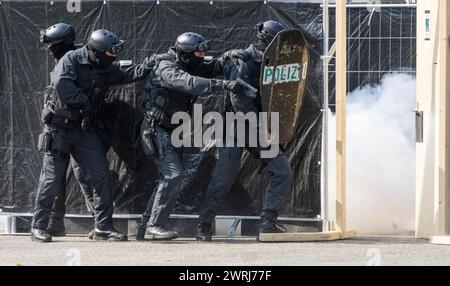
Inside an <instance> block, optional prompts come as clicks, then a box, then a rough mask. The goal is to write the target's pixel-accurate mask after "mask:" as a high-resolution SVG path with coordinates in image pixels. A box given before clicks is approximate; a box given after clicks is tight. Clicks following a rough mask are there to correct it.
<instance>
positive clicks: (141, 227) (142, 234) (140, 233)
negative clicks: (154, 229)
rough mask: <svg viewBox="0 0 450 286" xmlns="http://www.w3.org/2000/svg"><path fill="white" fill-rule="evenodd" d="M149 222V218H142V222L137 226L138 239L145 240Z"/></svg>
mask: <svg viewBox="0 0 450 286" xmlns="http://www.w3.org/2000/svg"><path fill="white" fill-rule="evenodd" d="M147 222H148V220H146V219H142V220H141V222H140V223H138V224H137V226H136V240H138V241H143V240H145V232H146V231H147Z"/></svg>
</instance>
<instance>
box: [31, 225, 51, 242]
mask: <svg viewBox="0 0 450 286" xmlns="http://www.w3.org/2000/svg"><path fill="white" fill-rule="evenodd" d="M31 240H33V241H36V242H52V236H51V235H50V234H49V233H48V232H47V231H46V230H45V229H38V228H32V229H31Z"/></svg>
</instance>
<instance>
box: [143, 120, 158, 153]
mask: <svg viewBox="0 0 450 286" xmlns="http://www.w3.org/2000/svg"><path fill="white" fill-rule="evenodd" d="M153 130H154V129H153V128H152V127H151V124H150V122H149V120H148V119H147V118H144V120H143V122H142V125H141V141H142V148H143V150H144V154H145V155H147V156H156V155H158V150H157V149H156V146H155V142H154V138H153V136H154V132H153Z"/></svg>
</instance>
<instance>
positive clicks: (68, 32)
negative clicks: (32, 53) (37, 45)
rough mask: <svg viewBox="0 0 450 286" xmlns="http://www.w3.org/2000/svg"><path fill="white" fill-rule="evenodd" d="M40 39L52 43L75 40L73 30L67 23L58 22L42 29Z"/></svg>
mask: <svg viewBox="0 0 450 286" xmlns="http://www.w3.org/2000/svg"><path fill="white" fill-rule="evenodd" d="M40 40H41V43H46V44H53V45H57V44H61V43H73V42H74V41H75V30H74V28H73V27H72V26H71V25H69V24H65V23H58V24H55V25H53V26H51V27H49V28H47V29H45V30H42V31H41V37H40Z"/></svg>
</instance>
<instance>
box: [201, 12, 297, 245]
mask: <svg viewBox="0 0 450 286" xmlns="http://www.w3.org/2000/svg"><path fill="white" fill-rule="evenodd" d="M255 28H256V31H257V33H256V36H257V42H256V43H255V44H254V45H253V44H252V45H250V46H249V47H248V48H247V49H245V50H234V51H230V52H229V56H230V57H231V58H232V60H231V61H230V62H233V63H234V64H230V65H227V67H226V68H225V78H226V79H230V80H232V79H236V78H242V79H243V80H245V81H246V82H248V83H250V84H251V85H252V86H253V87H255V88H257V89H259V81H260V71H261V60H262V55H263V54H264V50H265V49H266V48H267V46H268V45H269V44H270V42H271V41H272V40H273V39H274V37H275V36H276V35H277V33H279V32H280V31H282V30H284V29H285V28H284V26H283V25H282V24H281V23H278V22H276V21H266V22H263V23H259V24H257V25H256V27H255ZM226 102H227V103H228V104H226V105H227V106H226V111H227V112H242V113H243V114H247V113H252V112H253V113H256V114H258V112H260V111H261V110H260V106H261V98H260V96H259V93H258V96H257V97H256V98H255V99H253V98H249V97H241V96H237V95H236V94H233V93H232V92H230V93H228V97H227V101H226ZM256 118H259V117H258V116H257V117H256ZM248 134H250V133H247V134H246V136H248ZM246 142H248V141H246ZM243 149H244V148H243V147H230V146H228V147H227V146H225V147H221V148H218V151H217V152H218V160H217V161H216V165H215V167H214V170H213V173H212V177H211V181H210V183H209V186H208V190H207V193H206V197H205V200H204V202H203V204H202V205H201V207H200V223H199V225H198V228H197V236H196V238H197V240H200V241H210V240H211V235H212V225H213V222H214V218H215V216H216V214H217V211H218V208H219V207H220V204H221V203H222V201H223V199H224V198H225V195H226V193H227V192H228V191H229V190H230V189H231V187H232V185H233V183H234V182H235V180H236V177H237V175H238V173H239V169H240V164H241V155H242V152H243ZM245 149H247V150H248V151H249V152H250V153H252V154H253V155H255V156H256V157H257V158H261V156H260V153H261V151H262V150H263V149H262V148H261V147H248V146H247V147H246V148H245ZM261 160H263V162H264V164H265V168H266V170H267V171H268V172H269V173H270V176H271V178H270V182H269V186H268V187H267V190H266V196H265V203H264V208H263V212H262V215H261V217H262V220H261V226H260V233H275V232H281V231H283V228H282V227H281V226H279V225H278V224H277V217H278V211H279V209H280V208H281V204H282V202H283V201H284V199H285V198H286V196H287V194H288V192H289V186H290V181H291V177H292V170H291V167H290V165H289V161H288V158H287V156H286V155H285V154H279V155H278V156H276V157H275V158H261Z"/></svg>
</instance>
